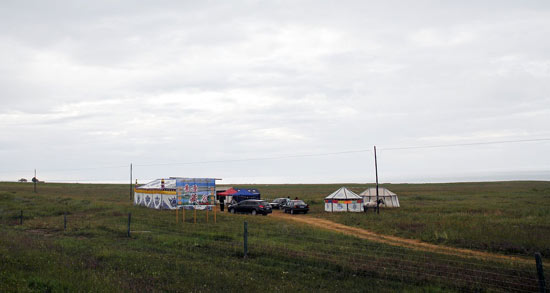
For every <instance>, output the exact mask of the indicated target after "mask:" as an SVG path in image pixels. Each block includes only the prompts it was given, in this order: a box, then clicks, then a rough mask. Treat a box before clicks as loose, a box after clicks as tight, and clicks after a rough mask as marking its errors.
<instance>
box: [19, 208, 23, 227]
mask: <svg viewBox="0 0 550 293" xmlns="http://www.w3.org/2000/svg"><path fill="white" fill-rule="evenodd" d="M19 225H23V210H21V215H20V216H19Z"/></svg>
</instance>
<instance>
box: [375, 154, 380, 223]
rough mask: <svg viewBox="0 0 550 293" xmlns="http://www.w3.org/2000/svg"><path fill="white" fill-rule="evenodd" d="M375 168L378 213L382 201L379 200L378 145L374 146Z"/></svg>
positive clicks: (378, 212)
mask: <svg viewBox="0 0 550 293" xmlns="http://www.w3.org/2000/svg"><path fill="white" fill-rule="evenodd" d="M374 170H375V172H376V213H377V214H380V201H379V200H378V161H377V159H376V146H374Z"/></svg>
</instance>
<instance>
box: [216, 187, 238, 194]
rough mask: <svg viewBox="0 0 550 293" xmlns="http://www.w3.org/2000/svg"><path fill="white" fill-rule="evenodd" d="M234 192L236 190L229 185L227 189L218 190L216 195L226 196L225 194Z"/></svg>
mask: <svg viewBox="0 0 550 293" xmlns="http://www.w3.org/2000/svg"><path fill="white" fill-rule="evenodd" d="M235 193H237V190H236V189H235V188H233V187H231V188H229V189H227V190H224V191H220V192H218V193H217V195H222V196H226V195H232V194H235Z"/></svg>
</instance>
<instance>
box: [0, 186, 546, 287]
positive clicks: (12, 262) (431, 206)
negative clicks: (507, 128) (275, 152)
mask: <svg viewBox="0 0 550 293" xmlns="http://www.w3.org/2000/svg"><path fill="white" fill-rule="evenodd" d="M255 187H257V188H260V190H261V191H262V193H263V196H264V197H271V198H274V197H278V196H287V195H288V196H291V197H300V198H302V199H305V200H307V201H309V202H310V203H312V213H311V214H312V216H314V217H323V218H328V219H331V220H333V221H336V222H340V223H344V224H347V225H351V226H359V227H364V228H367V229H371V230H374V231H378V232H380V233H387V234H393V235H399V236H403V237H410V238H418V239H422V240H425V241H429V242H433V243H441V244H448V245H454V246H460V247H473V248H477V249H480V250H490V251H499V252H503V253H516V254H517V253H519V254H522V255H524V256H526V257H527V256H528V257H530V258H532V254H531V252H532V251H536V250H538V251H541V252H543V253H545V255H546V256H547V255H548V250H545V249H547V248H548V247H549V245H548V244H550V242H549V241H548V236H547V235H543V234H545V233H546V234H547V231H548V229H549V225H550V224H549V223H550V221H549V218H548V213H549V202H550V195H549V191H548V190H549V188H550V183H548V182H503V183H468V184H466V183H465V184H422V185H391V186H386V187H388V188H390V189H391V190H392V191H394V192H396V193H398V194H399V195H400V201H401V204H402V206H403V208H401V209H399V210H391V211H390V210H383V211H382V213H381V215H380V216H376V215H373V214H367V215H365V214H355V215H352V214H327V213H324V212H322V209H323V201H322V199H323V197H324V196H326V195H327V194H328V193H330V192H332V191H334V190H336V188H337V187H340V185H270V186H268V185H257V186H255ZM349 187H350V188H351V189H353V190H354V191H361V190H362V189H363V188H364V187H365V186H361V185H349ZM511 197H517V199H512V198H511ZM128 198H129V190H128V186H125V185H91V184H42V185H39V192H38V194H34V193H33V192H32V184H19V183H0V230H1V231H0V233H1V235H2V237H1V238H0V291H31V292H32V291H34V292H48V291H54V292H57V291H121V290H123V291H166V290H169V291H207V292H208V291H239V292H242V291H352V292H358V291H375V290H376V291H387V292H390V291H409V292H426V291H428V292H430V291H432V292H439V291H472V290H477V291H488V292H492V291H521V290H525V291H536V289H537V287H536V275H535V271H534V262H533V265H525V264H517V263H503V262H501V261H496V260H495V261H487V260H475V259H465V258H461V257H452V256H442V255H438V254H435V253H429V252H423V251H414V250H410V249H406V248H400V247H393V246H389V245H384V244H380V243H373V242H369V241H365V240H361V239H358V238H355V237H352V236H347V235H343V234H340V233H335V232H331V231H327V230H322V229H314V228H312V227H309V226H305V225H299V224H296V223H292V222H285V221H278V220H277V219H275V218H274V217H270V216H267V217H261V216H256V217H253V216H247V215H230V214H227V213H223V214H222V213H217V224H214V223H213V215H212V213H210V215H209V216H210V218H209V222H208V223H206V218H205V213H204V212H199V213H198V222H197V224H193V222H192V221H193V220H192V214H191V213H190V212H188V213H186V222H185V223H184V224H182V223H181V214H180V215H179V216H180V222H179V223H176V218H175V213H174V212H173V211H157V210H151V209H147V208H143V207H136V206H133V205H132V202H131V201H130V200H129V199H128ZM516 203H517V204H516ZM21 210H23V225H19V215H20V211H21ZM529 211H531V212H529ZM65 212H68V216H67V219H68V225H67V230H66V231H64V230H63V214H64V213H65ZM128 213H131V214H132V231H133V232H132V237H131V238H128V237H127V235H126V227H127V220H128ZM244 221H247V222H248V225H249V257H248V258H246V259H245V258H243V248H242V246H243V222H244ZM515 226H518V227H519V228H518V227H515ZM415 227H416V228H415ZM503 227H504V228H503ZM514 233H517V234H514ZM461 234H463V235H461ZM528 234H529V235H530V234H535V235H532V236H525V235H528ZM443 235H446V236H443ZM508 237H510V238H508ZM506 243H507V244H506ZM504 244H506V245H507V246H504ZM503 247H506V249H503ZM510 247H512V248H513V249H510Z"/></svg>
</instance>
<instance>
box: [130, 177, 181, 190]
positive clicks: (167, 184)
mask: <svg viewBox="0 0 550 293" xmlns="http://www.w3.org/2000/svg"><path fill="white" fill-rule="evenodd" d="M137 188H139V189H160V188H161V179H156V180H153V181H151V182H149V183H147V184H143V185H139V186H137ZM164 188H165V189H176V179H175V178H170V179H164Z"/></svg>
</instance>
